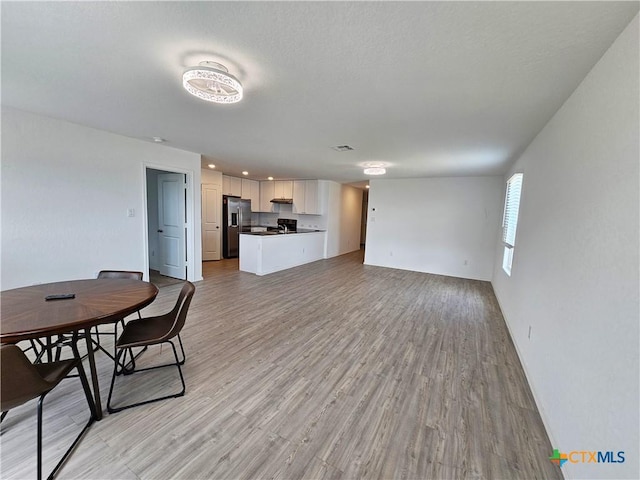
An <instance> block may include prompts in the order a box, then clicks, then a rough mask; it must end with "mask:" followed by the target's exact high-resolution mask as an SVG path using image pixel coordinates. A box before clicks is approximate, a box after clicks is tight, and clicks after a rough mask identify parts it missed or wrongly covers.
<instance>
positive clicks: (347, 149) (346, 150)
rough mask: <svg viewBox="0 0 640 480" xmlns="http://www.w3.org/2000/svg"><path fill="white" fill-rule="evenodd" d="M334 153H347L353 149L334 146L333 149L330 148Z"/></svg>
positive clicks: (345, 146) (347, 146)
mask: <svg viewBox="0 0 640 480" xmlns="http://www.w3.org/2000/svg"><path fill="white" fill-rule="evenodd" d="M331 148H332V149H334V150H335V151H336V152H348V151H349V150H353V147H350V146H349V145H336V146H335V147H331Z"/></svg>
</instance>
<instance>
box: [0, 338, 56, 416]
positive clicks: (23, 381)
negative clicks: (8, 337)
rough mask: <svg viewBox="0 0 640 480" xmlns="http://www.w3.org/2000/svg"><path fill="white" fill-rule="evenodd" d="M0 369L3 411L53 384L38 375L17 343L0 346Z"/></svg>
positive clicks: (37, 395)
mask: <svg viewBox="0 0 640 480" xmlns="http://www.w3.org/2000/svg"><path fill="white" fill-rule="evenodd" d="M0 369H1V372H0V375H1V376H0V382H1V385H0V387H1V389H2V396H0V404H1V407H2V411H3V412H6V411H8V410H11V409H12V408H15V407H18V406H20V405H22V404H24V403H27V402H28V401H29V400H32V399H34V398H37V397H39V396H40V395H42V394H43V393H45V392H48V391H49V390H51V389H52V388H53V387H54V386H55V383H54V384H51V383H49V382H47V381H46V380H45V379H44V378H42V376H40V374H39V372H38V370H37V369H36V367H34V366H33V364H32V363H31V362H30V361H29V359H28V358H27V356H26V355H25V354H24V352H23V351H22V350H21V349H20V348H19V347H18V346H17V345H8V344H7V345H2V346H0Z"/></svg>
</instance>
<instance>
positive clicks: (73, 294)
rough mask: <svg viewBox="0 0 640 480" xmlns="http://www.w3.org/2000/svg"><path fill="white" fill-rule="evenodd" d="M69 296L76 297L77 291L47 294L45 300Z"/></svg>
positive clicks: (61, 298)
mask: <svg viewBox="0 0 640 480" xmlns="http://www.w3.org/2000/svg"><path fill="white" fill-rule="evenodd" d="M69 298H76V294H75V293H57V294H55V295H47V296H46V297H44V299H45V300H47V301H49V300H67V299H69Z"/></svg>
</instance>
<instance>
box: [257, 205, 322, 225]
mask: <svg viewBox="0 0 640 480" xmlns="http://www.w3.org/2000/svg"><path fill="white" fill-rule="evenodd" d="M256 215H257V216H258V218H257V219H256ZM278 218H293V219H296V220H298V228H318V229H320V230H326V229H327V216H326V215H299V214H297V213H293V212H292V211H291V205H280V212H279V213H257V214H256V213H254V214H252V215H251V220H252V223H253V224H254V225H265V226H274V227H275V226H277V224H278Z"/></svg>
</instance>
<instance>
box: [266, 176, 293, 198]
mask: <svg viewBox="0 0 640 480" xmlns="http://www.w3.org/2000/svg"><path fill="white" fill-rule="evenodd" d="M263 183H264V182H263ZM272 183H273V187H274V195H273V197H272V198H293V182H292V181H291V180H276V181H275V182H272Z"/></svg>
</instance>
